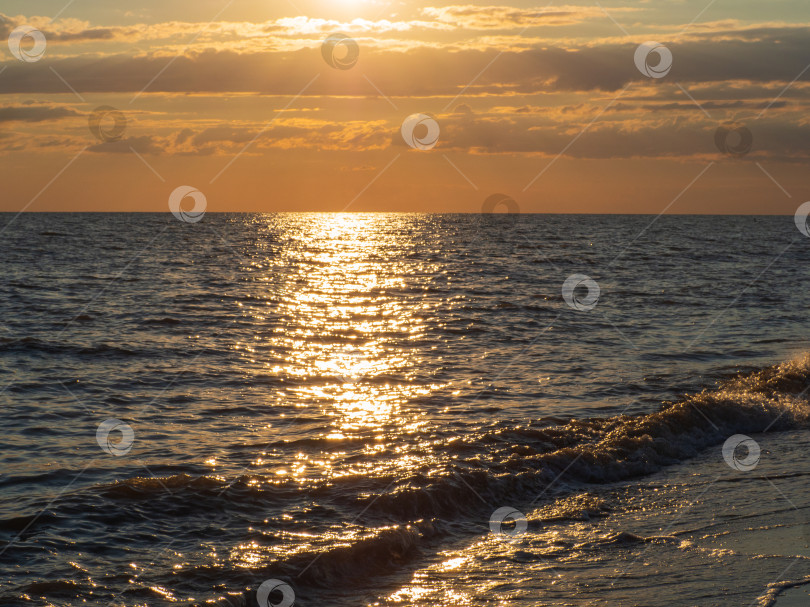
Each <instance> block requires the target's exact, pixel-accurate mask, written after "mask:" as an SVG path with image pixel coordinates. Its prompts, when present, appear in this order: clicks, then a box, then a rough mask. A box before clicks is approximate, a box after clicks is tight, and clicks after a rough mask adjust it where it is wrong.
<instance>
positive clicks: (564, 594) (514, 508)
mask: <svg viewBox="0 0 810 607" xmlns="http://www.w3.org/2000/svg"><path fill="white" fill-rule="evenodd" d="M0 230H2V232H1V234H2V238H0V264H2V265H1V266H0V267H2V282H0V293H1V295H0V406H1V407H2V433H0V445H1V447H0V604H2V605H20V606H26V605H43V606H44V605H49V606H51V605H54V606H63V605H64V606H73V605H110V606H118V605H127V606H136V605H137V606H142V605H143V606H146V605H149V606H155V605H201V606H202V605H212V606H225V605H228V606H237V605H239V606H242V605H251V606H252V605H255V604H256V601H257V598H258V599H259V600H262V601H264V603H263V605H262V607H266V606H269V605H273V606H282V607H289V606H290V605H291V604H292V603H291V602H290V601H292V600H294V604H295V605H297V606H302V607H305V606H310V607H312V606H321V607H329V606H335V607H350V606H352V607H354V606H364V605H375V606H381V607H394V606H411V605H419V606H431V607H466V606H480V605H487V606H502V605H509V606H516V607H521V606H538V605H540V606H542V605H549V606H550V605H554V606H558V605H559V606H562V605H573V606H597V605H599V606H602V605H611V606H619V605H627V606H656V607H659V606H661V605H667V606H669V607H672V606H693V605H700V606H715V605H717V606H725V605H758V606H765V605H772V604H774V601H775V604H776V605H777V606H778V607H782V606H783V605H784V606H785V607H790V606H791V605H804V604H807V603H806V602H802V601H805V600H810V599H808V598H807V594H806V592H805V590H804V588H805V587H804V586H802V585H800V583H801V582H805V581H808V580H810V577H808V576H810V549H809V548H808V542H810V525H809V523H810V492H808V491H807V480H808V475H810V465H809V464H810V456H808V452H809V451H810V432H808V428H810V424H808V414H810V406H808V400H807V397H806V395H805V393H804V391H805V390H806V389H807V388H808V387H810V359H808V358H807V357H806V355H805V353H806V352H808V351H810V313H808V301H809V299H808V284H810V283H809V282H808V279H809V278H810V239H807V238H805V237H804V236H803V235H802V234H801V233H800V232H799V231H798V230H797V229H796V226H795V225H794V221H793V218H792V217H720V216H700V217H698V216H663V217H660V218H658V219H656V218H655V217H654V216H582V215H514V216H513V215H411V214H269V215H245V214H208V215H206V216H205V217H204V218H203V219H202V220H201V221H200V222H199V223H188V224H186V223H182V222H181V221H178V220H177V219H175V218H174V217H173V216H172V215H171V214H170V213H168V212H167V213H165V214H23V215H20V216H19V217H15V216H14V215H13V214H4V215H2V216H0ZM572 275H581V276H582V277H583V278H579V279H575V281H576V282H579V283H582V284H581V285H580V287H578V288H576V289H574V290H573V292H572V291H571V289H570V288H569V289H568V292H567V296H566V297H564V296H563V285H564V283H566V280H567V279H568V278H569V277H570V276H572ZM584 277H588V278H590V279H591V280H592V281H593V283H589V282H587V281H586V279H585V278H584ZM569 284H570V283H569ZM594 285H598V298H596V296H597V292H596V291H595V290H594V288H593V287H594ZM583 289H584V290H583ZM737 435H740V436H741V437H738V438H736V439H735V438H734V437H735V436H737ZM729 440H730V441H731V442H730V443H729V442H728V441H729ZM735 441H736V442H735ZM737 443H740V445H741V446H739V447H738V448H737V449H736V450H735V449H734V445H735V444H737ZM729 444H730V445H731V447H730V448H729V447H728V445H729ZM799 592H801V593H802V595H801V596H799V595H797V594H796V593H799ZM791 597H793V598H791ZM791 601H792V602H791Z"/></svg>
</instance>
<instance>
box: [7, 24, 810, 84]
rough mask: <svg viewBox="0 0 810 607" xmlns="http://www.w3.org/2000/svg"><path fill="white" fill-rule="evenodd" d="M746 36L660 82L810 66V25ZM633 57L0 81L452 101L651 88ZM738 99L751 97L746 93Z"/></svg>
mask: <svg viewBox="0 0 810 607" xmlns="http://www.w3.org/2000/svg"><path fill="white" fill-rule="evenodd" d="M715 35H719V36H720V38H719V39H715V38H714V36H715ZM746 36H750V38H746V39H744V40H742V39H728V38H727V37H726V34H725V33H721V34H714V33H713V34H706V35H704V36H702V37H694V38H692V39H688V40H683V41H681V42H679V43H673V44H672V45H671V50H672V52H673V56H674V65H673V68H672V71H671V72H670V74H669V75H668V76H667V78H666V80H665V81H662V82H669V81H672V82H682V83H697V84H705V83H719V82H724V81H740V82H742V81H746V82H749V83H752V84H754V85H755V84H757V83H768V82H790V81H792V80H793V79H794V78H796V76H797V75H798V74H799V73H800V72H801V71H802V70H803V69H804V68H805V67H806V65H807V44H808V41H810V28H808V27H802V28H784V29H776V30H774V29H769V28H764V29H761V30H758V31H752V30H749V31H748V33H747V34H746ZM634 51H635V44H627V43H613V44H605V45H602V46H598V47H594V46H580V47H575V48H556V47H553V46H542V47H536V48H531V49H527V50H522V51H508V52H500V51H498V50H497V49H489V50H482V49H479V50H473V49H466V50H457V49H443V48H432V47H417V48H413V49H411V50H410V51H408V52H407V53H402V52H393V51H381V50H368V52H363V51H361V61H360V63H358V65H357V66H356V68H355V69H354V70H350V71H348V72H342V71H341V72H339V73H336V72H337V71H336V70H329V69H327V68H326V66H325V65H324V63H323V60H322V57H321V54H320V50H319V49H317V48H304V49H301V50H297V51H293V52H269V51H261V50H258V51H247V52H235V51H232V50H215V49H208V50H203V51H199V52H198V51H193V52H187V53H185V54H183V55H181V56H179V57H178V58H177V59H176V60H172V59H170V58H167V57H162V56H161V57H159V56H154V55H137V56H132V55H125V54H119V55H114V56H99V55H92V54H82V55H80V56H74V57H66V58H49V57H48V56H47V55H46V57H45V59H43V60H42V61H40V62H38V63H35V64H21V63H20V62H8V63H6V64H5V65H6V66H7V69H6V72H5V73H4V75H3V85H4V92H6V93H26V94H36V93H62V92H64V90H65V88H64V83H62V82H61V81H60V80H59V79H58V78H57V77H56V76H55V75H54V74H53V72H52V71H51V69H50V68H51V67H54V68H56V70H57V71H58V73H59V74H60V75H61V76H62V77H63V78H64V79H65V80H66V81H67V82H69V83H70V84H71V86H73V87H74V88H75V89H76V90H78V91H79V92H80V93H91V92H131V93H134V92H137V91H139V90H141V89H142V88H144V87H145V86H146V85H147V84H148V83H150V81H153V79H154V81H153V82H152V83H151V85H150V87H149V90H150V91H153V92H169V93H183V92H186V93H206V92H207V93H223V92H246V93H262V94H271V95H297V94H298V93H299V92H300V91H301V90H302V88H303V87H304V85H305V84H306V83H307V82H308V81H309V80H310V79H311V78H313V77H314V76H315V75H317V74H321V76H320V77H319V78H318V79H317V81H315V82H314V83H313V84H312V86H311V87H310V88H309V89H308V90H307V91H306V94H307V95H326V96H336V95H354V96H358V95H359V96H365V95H376V92H375V91H374V90H373V88H372V87H371V86H370V85H369V82H368V80H367V79H366V77H367V78H369V79H370V80H371V81H372V82H374V84H375V85H376V87H377V88H379V89H380V90H381V91H382V92H383V93H384V94H386V95H387V96H389V97H417V96H455V95H456V94H458V93H460V92H462V91H464V92H465V94H466V95H468V96H469V95H477V94H489V95H498V94H535V93H551V92H562V91H596V90H601V91H618V90H620V89H621V88H623V87H624V86H625V85H627V84H629V83H631V82H648V81H647V80H646V79H645V78H644V77H643V76H642V75H641V74H640V73H639V72H638V70H637V69H636V67H635V65H634V64H633V53H634ZM170 61H171V65H169V66H168V67H167V64H168V63H169V62H170ZM489 64H491V65H489ZM488 65H489V67H486V66H488ZM485 67H486V69H484V68H485ZM163 70H165V72H164V71H163ZM159 73H160V77H158V78H156V79H155V76H156V75H157V74H159ZM740 95H741V97H745V91H744V90H741V91H740Z"/></svg>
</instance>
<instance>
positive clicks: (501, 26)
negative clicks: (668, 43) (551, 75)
mask: <svg viewBox="0 0 810 607" xmlns="http://www.w3.org/2000/svg"><path fill="white" fill-rule="evenodd" d="M635 10H639V9H632V8H613V9H611V12H614V13H620V12H629V11H635ZM422 14H423V15H425V16H426V17H431V18H433V19H435V20H436V21H438V22H439V23H446V24H448V25H453V26H454V27H458V28H463V29H473V30H488V29H498V30H505V29H521V28H530V27H539V26H544V25H573V24H575V23H581V22H582V21H585V20H587V19H592V18H595V17H598V18H604V15H605V13H604V12H603V11H602V10H601V9H600V8H598V7H586V6H555V7H546V8H534V9H525V8H516V7H513V6H477V5H472V4H466V5H452V6H443V7H441V8H434V7H428V8H423V9H422Z"/></svg>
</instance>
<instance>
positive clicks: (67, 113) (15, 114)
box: [0, 102, 82, 123]
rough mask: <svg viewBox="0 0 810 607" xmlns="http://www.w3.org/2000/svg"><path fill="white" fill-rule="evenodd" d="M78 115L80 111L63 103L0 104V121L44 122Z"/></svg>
mask: <svg viewBox="0 0 810 607" xmlns="http://www.w3.org/2000/svg"><path fill="white" fill-rule="evenodd" d="M80 115H82V112H79V111H77V110H75V109H73V108H72V107H69V106H65V105H56V104H36V103H34V102H29V103H26V104H23V105H4V106H0V123H2V122H46V121H49V120H61V119H63V118H71V117H73V116H80Z"/></svg>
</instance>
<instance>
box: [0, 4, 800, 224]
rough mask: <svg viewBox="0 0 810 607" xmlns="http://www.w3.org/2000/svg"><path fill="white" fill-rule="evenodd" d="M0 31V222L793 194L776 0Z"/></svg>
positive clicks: (472, 8) (71, 14)
mask: <svg viewBox="0 0 810 607" xmlns="http://www.w3.org/2000/svg"><path fill="white" fill-rule="evenodd" d="M118 7H120V8H118ZM25 26H28V27H29V28H33V29H34V30H36V31H35V33H34V34H29V35H28V36H26V37H24V38H22V39H21V34H20V33H19V32H20V31H21V30H20V29H19V28H20V27H25ZM37 35H39V36H40V37H41V39H42V40H44V43H42V44H41V45H40V46H37V44H36V42H37V40H38V38H37ZM335 35H342V36H343V38H334V37H333V36H335ZM0 39H2V41H3V43H2V45H0V156H2V160H0V179H2V183H3V188H2V194H1V195H0V211H7V212H15V213H16V212H19V211H20V210H23V209H25V210H26V211H166V210H167V208H168V207H167V205H168V201H169V199H170V197H171V195H172V193H173V192H174V191H175V190H176V189H177V188H179V187H183V186H186V187H188V188H193V189H196V190H198V191H199V192H202V193H203V195H204V197H205V200H206V203H207V210H208V211H209V212H218V211H222V212H227V211H262V212H275V211H403V212H472V213H477V212H481V211H482V210H490V209H491V208H492V207H493V204H492V201H493V200H509V201H510V203H509V204H508V205H507V204H499V205H496V206H495V210H496V211H502V210H507V209H511V210H518V211H520V212H524V213H651V214H658V213H661V212H666V213H708V214H714V213H717V214H729V213H730V214H748V213H760V214H791V215H792V214H793V213H794V212H795V210H796V208H797V207H798V206H799V205H801V204H802V203H803V202H805V201H807V200H810V182H808V180H807V178H806V175H807V162H808V158H809V157H810V124H809V121H810V117H808V112H807V108H808V91H810V85H809V84H808V82H809V81H810V9H808V6H807V3H806V2H803V1H799V0H769V2H767V3H764V2H754V1H749V0H734V1H733V2H732V1H731V0H713V1H712V0H696V1H693V0H672V1H657V2H654V1H646V0H641V1H636V2H632V3H630V2H626V3H622V2H615V1H612V0H605V1H603V2H584V3H574V2H571V3H565V4H553V3H545V1H544V0H539V2H538V3H535V2H528V1H513V2H498V0H486V1H484V2H469V1H464V0H457V1H456V2H449V3H442V2H438V1H431V0H403V1H397V2H387V1H384V0H272V1H258V0H193V1H192V0H171V1H170V2H165V1H162V2H157V1H152V0H149V1H145V0H142V1H137V0H135V1H134V2H128V3H111V2H109V1H101V0H73V1H70V2H68V1H67V0H57V1H51V0H40V1H33V2H32V1H31V0H25V1H18V0H5V1H4V2H3V4H2V7H0ZM6 40H8V42H9V43H8V44H6V43H5V41H6ZM327 40H339V42H338V43H337V44H330V43H329V42H326V43H325V41H327ZM647 43H651V44H647ZM15 45H16V46H15ZM43 45H44V46H43ZM18 49H19V50H18ZM15 51H16V55H15ZM639 57H640V59H639ZM413 116H416V117H415V118H413ZM492 196H497V198H495V199H493V198H491V197H492ZM487 201H489V203H487ZM186 204H188V205H190V206H193V201H192V200H191V199H190V198H187V199H185V201H184V202H183V205H186ZM184 208H185V207H184Z"/></svg>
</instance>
